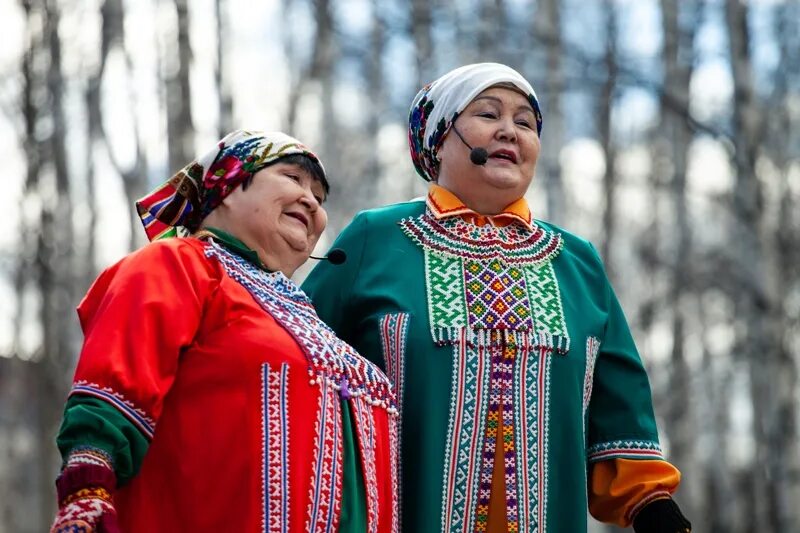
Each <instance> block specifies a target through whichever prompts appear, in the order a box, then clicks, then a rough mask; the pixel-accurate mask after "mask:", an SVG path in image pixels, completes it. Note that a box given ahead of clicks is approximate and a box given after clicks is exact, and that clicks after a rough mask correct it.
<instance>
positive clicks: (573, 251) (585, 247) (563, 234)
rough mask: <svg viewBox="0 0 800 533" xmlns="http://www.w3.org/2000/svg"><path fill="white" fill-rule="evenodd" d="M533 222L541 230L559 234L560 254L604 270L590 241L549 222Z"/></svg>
mask: <svg viewBox="0 0 800 533" xmlns="http://www.w3.org/2000/svg"><path fill="white" fill-rule="evenodd" d="M535 223H536V225H537V226H538V227H540V228H542V229H543V230H545V231H548V232H551V233H555V234H557V235H559V237H560V238H561V242H562V243H563V244H562V248H561V255H565V256H567V257H573V258H577V259H580V260H582V261H585V262H587V263H589V264H591V265H592V266H594V267H599V268H600V269H602V270H605V268H604V267H603V262H602V260H601V259H600V255H599V254H598V253H597V250H596V249H595V247H594V245H593V244H592V243H591V241H589V240H588V239H585V238H583V237H581V236H579V235H576V234H574V233H572V232H570V231H568V230H565V229H564V228H562V227H560V226H556V225H555V224H552V223H550V222H545V221H543V220H535Z"/></svg>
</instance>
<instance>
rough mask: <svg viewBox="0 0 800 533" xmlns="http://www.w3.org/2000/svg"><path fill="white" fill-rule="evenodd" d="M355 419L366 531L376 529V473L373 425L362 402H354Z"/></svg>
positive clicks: (369, 532) (373, 531)
mask: <svg viewBox="0 0 800 533" xmlns="http://www.w3.org/2000/svg"><path fill="white" fill-rule="evenodd" d="M352 413H353V416H354V417H355V418H356V420H357V424H356V430H357V431H358V444H359V452H360V455H361V458H362V461H361V464H362V465H363V469H364V470H363V471H364V478H365V480H366V483H365V485H366V497H367V532H368V533H377V531H378V475H377V471H376V469H375V427H374V420H373V418H372V416H370V414H369V413H368V412H367V407H366V405H365V403H364V402H355V403H354V404H353V410H352Z"/></svg>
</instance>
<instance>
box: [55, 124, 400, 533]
mask: <svg viewBox="0 0 800 533" xmlns="http://www.w3.org/2000/svg"><path fill="white" fill-rule="evenodd" d="M327 192H328V182H327V180H326V177H325V173H324V170H323V168H322V165H321V163H320V162H319V159H318V158H317V156H315V155H314V154H313V153H312V152H310V151H309V150H308V149H307V148H305V147H304V146H303V145H302V144H300V143H299V142H298V141H297V140H295V139H292V138H291V137H288V136H287V135H284V134H282V133H262V132H244V131H237V132H234V133H232V134H229V135H228V136H226V137H225V138H224V139H222V141H220V143H219V144H218V145H217V146H216V147H214V149H213V150H211V151H210V152H209V153H208V154H206V155H205V156H203V157H201V158H198V159H197V160H196V161H193V162H192V163H190V164H189V165H187V166H186V167H185V168H184V169H182V170H181V171H180V172H178V173H177V174H176V175H175V176H174V177H173V178H172V179H170V180H169V181H168V182H166V183H165V184H164V185H162V186H161V187H159V188H158V189H157V190H155V191H154V192H153V193H151V194H150V195H149V196H148V197H146V198H144V199H142V200H140V201H139V202H138V203H137V209H138V211H139V214H140V215H141V218H142V222H143V224H144V226H145V230H146V232H147V235H148V237H149V238H150V240H153V241H155V242H152V243H151V244H149V245H147V246H145V247H144V248H142V249H140V250H138V251H136V252H134V253H132V254H131V255H129V256H127V257H125V258H124V259H123V260H122V261H120V262H119V263H117V264H115V265H113V266H112V267H110V268H109V269H107V270H106V271H105V272H103V273H102V274H101V275H100V276H99V277H98V279H97V280H96V281H95V283H94V285H93V286H92V287H91V288H90V289H89V292H88V293H87V294H86V296H85V298H84V299H83V301H82V302H81V304H80V306H79V307H78V314H79V317H80V321H81V326H82V328H83V332H84V335H85V342H84V345H83V349H82V351H81V354H80V359H79V361H78V367H77V370H76V373H75V378H74V383H73V387H72V391H71V393H70V395H69V398H68V400H67V404H66V408H65V413H64V421H63V424H62V427H61V430H60V432H59V435H58V439H57V440H58V445H59V449H60V450H61V452H62V455H63V458H64V468H63V470H62V472H61V474H60V476H59V477H58V480H57V481H56V485H57V489H58V498H59V511H58V515H57V516H56V520H55V522H54V524H53V527H52V531H56V532H66V531H70V532H72V531H152V532H157V531H164V532H167V531H169V532H174V531H243V532H247V531H252V532H255V531H270V532H273V531H274V532H289V531H314V532H316V531H320V532H322V531H325V532H328V531H331V532H332V531H342V532H348V533H350V532H352V533H356V532H358V533H362V532H367V531H369V532H395V531H397V527H398V526H397V516H396V509H397V505H396V501H395V497H396V496H395V495H396V493H397V490H396V484H397V479H396V477H395V476H396V473H395V472H396V470H395V464H396V429H395V418H396V409H395V400H394V397H393V396H392V392H391V390H390V384H389V382H388V380H387V378H386V377H385V376H384V375H383V373H381V371H380V370H378V368H377V367H376V366H374V365H373V364H371V363H369V362H368V361H366V360H365V359H363V358H361V357H360V356H359V355H358V354H357V353H356V352H355V351H354V350H353V348H351V347H350V346H348V345H347V344H345V343H344V342H343V341H341V340H340V339H338V338H337V337H336V335H335V334H334V333H333V332H332V331H331V330H330V329H329V328H328V327H327V326H326V325H325V324H324V323H322V321H321V320H319V318H318V317H317V315H316V312H315V311H314V308H313V306H312V305H311V303H310V301H309V300H308V298H307V297H306V295H305V294H304V293H303V292H302V291H301V290H300V289H299V288H298V287H297V286H296V285H295V284H294V283H293V282H292V281H291V280H290V279H289V276H291V275H292V273H293V272H294V271H295V269H297V267H299V266H300V265H301V264H302V263H304V262H305V261H306V260H307V259H308V257H309V254H310V252H311V250H312V249H313V248H314V245H315V244H316V242H317V240H318V239H319V236H320V234H321V233H322V231H323V229H324V228H325V224H326V222H327V216H326V214H325V210H324V208H323V202H324V200H325V197H326V195H327ZM181 235H182V236H181ZM163 237H178V238H163Z"/></svg>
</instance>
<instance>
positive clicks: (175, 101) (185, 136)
mask: <svg viewBox="0 0 800 533" xmlns="http://www.w3.org/2000/svg"><path fill="white" fill-rule="evenodd" d="M174 2H175V11H176V12H177V15H178V27H177V30H178V57H177V64H176V66H175V67H176V68H175V73H174V74H173V75H171V76H168V78H167V80H166V89H167V137H168V142H169V168H170V172H175V171H177V170H178V169H180V168H181V167H183V166H184V165H186V164H187V163H189V161H191V160H192V158H193V157H194V126H193V125H192V107H191V106H192V95H191V87H190V84H189V67H190V66H191V62H192V49H191V45H190V43H189V6H188V2H187V0H174Z"/></svg>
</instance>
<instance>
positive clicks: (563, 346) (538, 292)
mask: <svg viewBox="0 0 800 533" xmlns="http://www.w3.org/2000/svg"><path fill="white" fill-rule="evenodd" d="M525 275H526V277H527V281H528V287H529V289H530V298H531V310H532V312H533V314H534V320H535V321H536V330H537V332H546V334H548V335H551V336H552V342H553V345H554V346H553V348H554V349H555V350H557V351H562V352H566V351H568V350H569V336H568V333H567V323H566V321H565V320H564V310H563V307H562V305H561V292H560V291H559V289H558V281H557V280H556V273H555V269H554V268H553V264H552V263H547V264H544V265H541V266H539V267H538V268H526V269H525Z"/></svg>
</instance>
